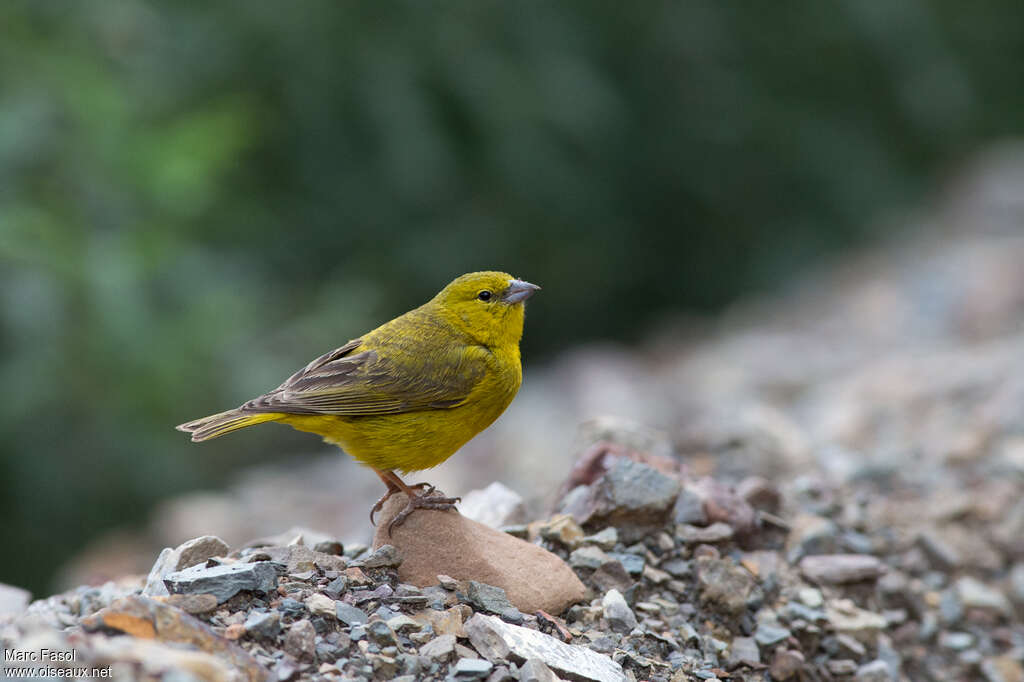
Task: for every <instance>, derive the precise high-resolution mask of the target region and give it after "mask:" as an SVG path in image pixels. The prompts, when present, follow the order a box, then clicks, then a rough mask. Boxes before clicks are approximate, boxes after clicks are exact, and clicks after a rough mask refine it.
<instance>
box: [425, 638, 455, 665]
mask: <svg viewBox="0 0 1024 682" xmlns="http://www.w3.org/2000/svg"><path fill="white" fill-rule="evenodd" d="M453 653H455V635H441V636H440V637H435V638H434V639H432V640H430V641H429V642H427V643H426V644H424V645H423V646H421V647H420V656H426V657H427V658H431V659H434V660H437V661H447V660H448V659H449V658H451V656H452V654H453Z"/></svg>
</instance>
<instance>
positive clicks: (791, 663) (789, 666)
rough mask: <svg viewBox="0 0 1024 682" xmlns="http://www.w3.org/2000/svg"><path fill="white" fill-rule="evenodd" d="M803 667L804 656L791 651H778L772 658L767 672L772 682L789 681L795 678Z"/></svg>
mask: <svg viewBox="0 0 1024 682" xmlns="http://www.w3.org/2000/svg"><path fill="white" fill-rule="evenodd" d="M803 667H804V655H803V654H802V653H800V652H799V651H794V650H792V649H779V650H777V651H776V652H775V656H773V657H772V664H771V666H769V668H768V670H769V672H770V673H771V675H772V679H773V680H789V679H792V678H794V677H796V676H797V674H798V673H799V672H800V669H801V668H803Z"/></svg>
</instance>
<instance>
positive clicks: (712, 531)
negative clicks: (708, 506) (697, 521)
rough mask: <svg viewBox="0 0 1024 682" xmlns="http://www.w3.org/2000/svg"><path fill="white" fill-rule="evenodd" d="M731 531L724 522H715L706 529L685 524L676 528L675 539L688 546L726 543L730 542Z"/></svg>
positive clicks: (730, 527)
mask: <svg viewBox="0 0 1024 682" xmlns="http://www.w3.org/2000/svg"><path fill="white" fill-rule="evenodd" d="M732 536H733V529H732V526H730V525H729V524H728V523H725V522H724V521H716V522H714V523H712V524H711V525H710V526H708V527H706V528H701V527H700V526H691V525H689V524H687V523H680V524H679V525H677V526H676V537H677V538H679V539H680V540H681V541H682V542H683V543H685V544H688V545H696V544H698V543H703V542H708V543H715V542H726V541H727V540H731V539H732Z"/></svg>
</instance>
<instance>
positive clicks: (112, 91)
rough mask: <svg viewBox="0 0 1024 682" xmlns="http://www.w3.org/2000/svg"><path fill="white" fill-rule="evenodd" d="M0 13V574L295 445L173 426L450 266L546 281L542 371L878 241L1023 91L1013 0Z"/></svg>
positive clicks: (59, 7) (414, 291) (14, 575)
mask: <svg viewBox="0 0 1024 682" xmlns="http://www.w3.org/2000/svg"><path fill="white" fill-rule="evenodd" d="M0 25H2V26H3V34H4V36H3V39H2V40H0V330H2V331H0V349H2V355H0V378H2V385H3V386H4V393H5V398H4V399H3V401H2V402H0V424H2V427H3V438H2V440H0V547H2V548H3V554H4V556H5V557H6V559H7V560H5V561H3V562H0V581H2V582H9V583H15V584H20V585H23V586H26V587H30V588H32V589H34V590H36V591H37V592H40V591H45V590H46V589H47V588H48V587H49V585H48V581H49V580H50V576H51V575H52V573H53V571H54V570H55V569H56V568H57V567H58V565H59V564H60V563H61V561H62V560H63V558H65V557H67V556H69V555H71V554H73V553H74V552H75V551H76V550H78V549H79V548H81V547H82V546H83V545H84V544H85V543H87V542H88V541H89V540H90V539H91V538H93V537H95V536H96V535H97V534H98V533H100V532H102V531H103V530H104V529H108V528H110V527H113V526H116V525H120V524H124V523H142V522H144V521H145V519H146V514H147V512H148V510H149V509H151V508H152V506H153V504H154V503H155V502H156V501H158V500H159V499H161V498H164V497H166V496H168V495H171V494H175V493H178V492H181V491H184V490H192V489H196V488H199V487H202V486H210V485H216V484H217V483H218V481H223V480H224V478H225V476H227V474H228V473H229V472H231V471H232V470H235V469H237V468H239V467H241V466H242V465H244V464H245V463H251V462H255V461H259V460H260V459H266V458H271V457H274V456H275V455H279V454H280V452H282V451H283V450H289V449H290V450H309V449H310V448H312V447H315V445H313V444H311V443H310V441H309V440H308V438H303V437H302V436H299V435H296V434H291V433H289V432H288V431H287V430H286V429H268V430H267V431H265V432H261V433H259V434H255V433H241V434H239V435H238V436H236V437H233V438H232V439H227V440H225V442H224V443H223V446H222V447H219V448H218V449H217V458H216V459H214V458H213V457H212V456H211V455H210V454H209V451H202V450H198V449H193V447H192V446H190V445H188V444H187V442H186V440H185V438H184V437H183V436H182V435H181V434H178V433H176V432H174V431H173V430H172V426H173V425H174V424H177V423H179V422H182V421H184V420H186V419H190V418H193V417H197V416H200V415H203V414H206V413H208V412H213V411H218V410H221V409H225V408H227V407H230V406H233V405H236V404H238V403H239V402H241V401H242V400H244V399H246V398H248V397H250V396H252V395H254V394H257V393H260V392H262V391H264V390H266V389H268V388H270V387H272V386H274V385H276V384H277V383H278V382H279V381H280V379H281V378H282V377H284V376H286V375H287V374H288V373H290V372H291V371H293V370H294V369H295V368H296V367H298V366H301V365H302V364H304V363H305V362H306V361H307V360H308V359H309V358H311V357H313V356H315V355H317V354H319V353H321V352H323V351H325V350H328V349H329V348H331V347H333V346H335V345H338V344H340V343H341V342H343V341H345V340H347V339H348V338H350V337H352V336H355V335H357V334H358V333H360V332H362V331H363V330H365V329H368V328H370V327H372V326H375V325H376V324H378V323H380V322H381V321H383V320H385V319H388V318H390V317H392V316H394V315H396V314H399V313H401V312H404V311H405V310H407V309H409V308H411V307H413V306H415V305H417V304H419V303H421V302H423V301H424V300H426V299H427V298H428V297H429V296H431V295H432V294H433V293H434V292H435V291H436V290H438V289H439V288H440V287H441V286H443V285H444V284H445V283H446V282H447V281H448V280H450V279H451V278H452V277H453V276H455V275H457V274H460V273H462V272H464V271H469V270H477V269H486V268H500V269H505V270H509V271H511V272H513V273H515V274H517V275H519V276H522V277H524V278H527V279H529V280H531V281H534V282H537V283H539V284H542V285H543V286H544V293H543V297H539V298H538V299H537V301H536V304H535V305H533V306H531V309H530V315H529V317H530V319H529V324H528V325H527V326H528V329H527V335H526V339H525V342H524V343H525V351H526V354H527V356H528V358H529V359H530V360H531V361H533V362H538V361H543V360H544V358H545V357H552V356H553V354H554V353H556V352H558V351H559V350H561V349H564V348H566V347H567V346H569V345H571V344H574V343H579V342H583V341H586V340H588V339H600V338H612V339H619V340H624V341H627V342H628V341H630V340H635V339H638V338H641V337H642V336H643V334H644V332H645V330H646V329H648V328H649V327H650V325H652V324H654V323H656V322H657V321H658V320H659V319H661V318H662V317H663V316H664V315H666V314H667V313H669V312H683V313H686V312H710V311H714V310H716V309H719V308H720V307H721V306H723V305H725V304H727V303H728V302H730V301H732V300H734V299H735V298H736V297H738V296H740V295H742V294H743V293H744V292H747V291H750V290H752V289H759V288H771V287H776V286H778V285H779V284H780V283H782V282H784V280H785V278H787V277H789V276H790V275H791V274H792V273H794V272H798V271H800V270H801V269H803V268H806V267H809V266H813V265H815V264H817V263H819V262H820V261H821V259H823V258H825V257H827V256H829V255H831V254H834V253H835V252H837V251H838V250H841V249H844V248H849V247H850V246H853V245H856V244H860V243H863V242H864V240H866V239H870V238H871V237H872V236H874V235H873V234H872V233H873V231H876V230H877V229H878V228H875V229H874V230H873V229H872V227H871V226H872V225H878V224H879V222H878V220H877V219H878V217H879V216H883V215H885V214H886V213H888V212H890V211H899V210H902V209H905V208H906V207H909V206H913V205H914V204H915V203H916V202H919V201H920V200H921V199H922V198H923V197H924V196H926V195H928V194H930V193H933V192H935V191H936V189H937V188H938V187H940V184H939V182H940V181H941V179H942V177H943V175H944V174H945V173H948V172H950V171H951V170H954V169H955V168H956V167H957V165H958V163H959V162H961V161H962V160H963V159H964V158H966V157H967V156H968V155H970V154H971V153H972V152H974V151H975V150H976V149H978V148H979V146H981V145H983V144H985V143H986V142H987V141H988V140H990V139H993V138H995V137H999V136H1002V135H1006V134H1011V133H1014V132H1017V131H1018V130H1019V127H1020V121H1021V116H1022V114H1024V88H1021V87H1020V75H1021V72H1020V66H1021V64H1024V5H1021V3H1019V2H1016V1H1012V0H1007V1H1004V2H999V1H993V2H988V3H984V4H983V5H978V6H971V7H969V8H968V7H965V6H964V5H963V4H962V3H958V2H954V1H953V0H939V1H935V2H927V1H925V0H917V1H913V0H911V1H907V2H889V1H887V0H877V1H875V0H868V1H864V2H862V1H860V0H850V1H847V2H837V3H819V2H796V3H785V4H779V3H761V4H752V3H745V2H739V1H735V0H706V1H698V2H685V3H680V2H652V3H638V4H629V3H627V4H621V3H592V2H562V3H492V2H471V3H469V2H467V3H447V4H435V3H411V2H405V3H336V2H326V1H323V2H315V1H309V2H303V3H297V4H282V3H270V2H240V1H235V2H218V3H206V2H182V3H161V4H160V5H159V6H158V5H157V4H156V3H147V2H139V1H137V0H123V1H118V2H111V3H64V2H46V1H43V0H31V1H24V2H18V1H15V2H6V3H3V5H2V7H0ZM16 558H18V559H17V560H15V559H16ZM22 558H24V559H22Z"/></svg>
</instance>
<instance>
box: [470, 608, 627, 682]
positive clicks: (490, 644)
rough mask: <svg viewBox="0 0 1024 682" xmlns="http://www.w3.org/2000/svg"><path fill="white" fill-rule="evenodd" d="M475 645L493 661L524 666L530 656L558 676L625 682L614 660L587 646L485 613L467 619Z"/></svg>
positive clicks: (602, 681)
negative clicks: (512, 623) (541, 662)
mask: <svg viewBox="0 0 1024 682" xmlns="http://www.w3.org/2000/svg"><path fill="white" fill-rule="evenodd" d="M466 634H467V635H468V636H469V640H470V642H472V643H473V647H474V648H475V649H476V650H477V651H478V652H480V654H481V655H482V656H484V657H485V658H487V659H488V660H490V661H495V660H500V659H508V660H511V661H513V662H515V663H517V664H519V665H522V664H523V663H525V662H526V661H527V660H529V659H531V658H537V659H540V660H541V661H543V662H544V663H545V664H546V665H547V666H548V667H549V668H551V670H552V671H554V673H555V674H556V675H558V676H559V677H563V678H569V679H573V680H593V681H595V682H624V681H625V680H626V679H627V678H626V675H625V673H624V672H623V670H622V666H620V665H619V664H618V663H616V662H615V661H613V660H611V659H610V658H608V657H607V656H604V655H602V654H599V653H597V652H596V651H591V650H590V649H587V648H585V647H581V646H573V645H571V644H565V643H564V642H561V641H559V640H557V639H555V638H554V637H552V636H550V635H545V634H544V633H542V632H538V631H536V630H530V629H528V628H524V627H519V626H517V625H511V624H509V623H506V622H504V621H502V620H501V619H500V618H497V617H495V616H487V615H484V614H482V613H478V614H476V615H474V616H473V617H472V618H470V619H469V621H467V622H466Z"/></svg>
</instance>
